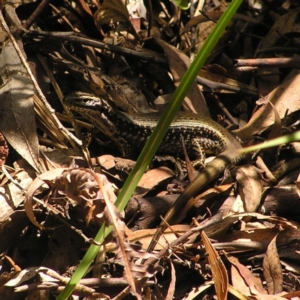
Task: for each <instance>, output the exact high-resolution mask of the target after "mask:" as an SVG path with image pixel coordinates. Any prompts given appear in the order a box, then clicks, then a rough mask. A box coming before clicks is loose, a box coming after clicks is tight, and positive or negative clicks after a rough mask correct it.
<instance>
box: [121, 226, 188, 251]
mask: <svg viewBox="0 0 300 300" xmlns="http://www.w3.org/2000/svg"><path fill="white" fill-rule="evenodd" d="M190 229H192V226H190V225H173V226H171V229H170V228H168V229H166V230H165V231H164V235H163V236H161V237H160V239H159V241H158V243H157V244H156V246H155V249H154V250H156V251H157V250H162V249H164V248H165V247H168V245H169V244H170V243H172V242H173V241H174V240H175V239H177V236H176V234H178V235H179V234H183V233H186V232H187V231H188V230H190ZM155 232H156V229H143V230H137V231H131V230H128V231H127V232H126V234H127V237H128V240H129V242H130V243H135V242H139V243H141V244H142V248H143V249H144V250H146V249H147V248H148V246H149V244H150V242H151V240H152V237H153V236H154V234H155ZM175 233H176V234H175Z"/></svg>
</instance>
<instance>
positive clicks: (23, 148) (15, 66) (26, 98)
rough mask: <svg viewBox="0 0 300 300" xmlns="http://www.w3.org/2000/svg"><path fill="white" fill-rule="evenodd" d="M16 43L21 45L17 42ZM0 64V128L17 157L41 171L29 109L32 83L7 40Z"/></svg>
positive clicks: (0, 56) (31, 100) (30, 106)
mask: <svg viewBox="0 0 300 300" xmlns="http://www.w3.org/2000/svg"><path fill="white" fill-rule="evenodd" d="M19 47H20V48H21V49H22V45H21V42H20V43H19ZM23 55H25V54H24V53H23ZM0 67H1V68H2V69H4V70H6V72H3V73H1V81H2V82H3V85H2V86H1V94H0V103H1V118H0V131H1V132H3V134H4V135H5V137H6V139H7V140H8V142H9V143H10V145H11V146H12V147H13V148H14V149H15V150H16V151H17V152H18V153H19V154H20V155H21V157H23V158H24V159H25V160H26V161H27V162H28V163H29V164H30V165H31V166H32V167H33V168H34V169H35V170H36V171H41V170H42V168H41V166H40V164H39V161H38V157H39V144H38V139H37V134H36V124H35V116H34V109H33V98H32V96H33V85H32V82H31V80H30V79H29V78H28V76H27V75H26V70H25V68H24V67H23V65H22V63H21V61H20V58H19V56H18V55H17V52H16V49H15V48H14V47H13V44H12V43H11V42H10V41H6V42H4V43H3V45H2V51H1V54H0ZM8 124H9V126H8Z"/></svg>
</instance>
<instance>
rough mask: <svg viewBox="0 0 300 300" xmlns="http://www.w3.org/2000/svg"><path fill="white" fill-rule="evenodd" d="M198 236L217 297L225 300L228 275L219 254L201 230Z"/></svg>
mask: <svg viewBox="0 0 300 300" xmlns="http://www.w3.org/2000/svg"><path fill="white" fill-rule="evenodd" d="M200 234H201V238H202V241H203V244H204V247H205V251H206V252H207V254H208V257H207V259H208V262H209V264H210V267H211V272H212V276H213V280H214V283H215V290H216V293H217V297H218V299H219V300H226V299H227V294H228V274H227V271H226V268H225V266H224V264H223V262H222V260H221V258H220V256H219V254H218V253H217V251H216V250H215V248H214V247H213V246H212V244H211V242H210V240H209V238H208V237H207V235H206V233H205V232H204V231H203V230H202V231H201V233H200Z"/></svg>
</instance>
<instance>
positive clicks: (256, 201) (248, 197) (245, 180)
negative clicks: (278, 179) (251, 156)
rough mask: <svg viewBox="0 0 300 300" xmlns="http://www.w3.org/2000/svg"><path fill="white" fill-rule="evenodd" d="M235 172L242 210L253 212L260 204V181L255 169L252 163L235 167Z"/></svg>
mask: <svg viewBox="0 0 300 300" xmlns="http://www.w3.org/2000/svg"><path fill="white" fill-rule="evenodd" d="M235 174H236V179H237V181H238V183H239V194H240V196H241V198H242V201H243V204H244V211H245V212H255V211H256V210H257V208H258V207H259V205H260V201H261V195H262V183H261V181H260V176H259V173H258V171H257V169H256V168H255V167H254V166H252V165H245V166H242V167H239V168H236V170H235Z"/></svg>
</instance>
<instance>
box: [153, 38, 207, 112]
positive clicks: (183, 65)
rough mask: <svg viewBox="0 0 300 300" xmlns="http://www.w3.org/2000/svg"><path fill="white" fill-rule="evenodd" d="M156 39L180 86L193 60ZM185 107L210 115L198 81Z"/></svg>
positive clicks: (176, 82)
mask: <svg viewBox="0 0 300 300" xmlns="http://www.w3.org/2000/svg"><path fill="white" fill-rule="evenodd" d="M155 40H156V42H157V43H158V44H159V45H160V46H161V47H162V48H163V50H164V52H165V54H166V57H167V59H168V62H169V66H170V70H171V72H172V75H173V78H174V84H175V85H176V86H178V85H179V83H180V81H181V79H182V76H183V75H184V73H185V72H186V70H187V68H188V67H189V65H190V63H191V61H190V59H189V58H188V57H187V56H186V55H185V54H184V53H182V52H180V51H179V50H177V49H176V48H175V47H173V46H171V45H170V44H168V43H166V42H164V41H163V40H160V39H155ZM183 107H184V108H185V110H186V111H191V112H193V113H197V114H199V115H201V116H206V117H207V116H209V111H208V108H207V105H206V101H205V99H204V96H203V94H202V92H201V90H200V88H199V87H198V86H197V84H196V83H194V84H193V85H192V87H191V88H190V89H189V92H188V93H187V95H186V97H185V99H184V103H183Z"/></svg>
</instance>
